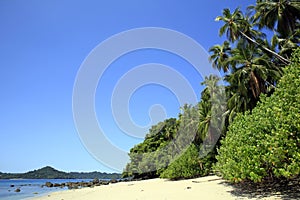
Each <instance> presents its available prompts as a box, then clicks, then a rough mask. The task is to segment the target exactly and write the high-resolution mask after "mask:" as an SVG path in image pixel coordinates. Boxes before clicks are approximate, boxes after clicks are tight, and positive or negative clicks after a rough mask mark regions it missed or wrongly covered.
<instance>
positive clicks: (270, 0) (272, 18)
mask: <svg viewBox="0 0 300 200" xmlns="http://www.w3.org/2000/svg"><path fill="white" fill-rule="evenodd" d="M249 9H250V10H254V11H256V13H255V15H254V20H255V21H257V22H258V25H259V28H263V27H266V28H269V29H271V30H274V29H276V31H278V33H280V35H282V36H287V35H289V34H291V33H292V32H294V31H295V30H296V28H297V24H298V23H299V22H298V20H300V2H299V0H258V1H257V3H256V5H255V6H250V7H249Z"/></svg>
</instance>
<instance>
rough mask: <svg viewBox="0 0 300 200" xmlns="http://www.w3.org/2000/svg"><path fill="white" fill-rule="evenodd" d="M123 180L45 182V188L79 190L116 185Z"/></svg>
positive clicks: (96, 179)
mask: <svg viewBox="0 0 300 200" xmlns="http://www.w3.org/2000/svg"><path fill="white" fill-rule="evenodd" d="M121 181H124V180H116V179H112V180H109V181H105V180H99V179H98V178H95V179H94V180H93V181H88V182H85V181H82V182H66V183H51V182H46V183H45V185H43V186H45V187H61V188H63V187H68V189H79V188H84V187H94V186H101V185H108V184H110V183H111V184H113V183H118V182H121Z"/></svg>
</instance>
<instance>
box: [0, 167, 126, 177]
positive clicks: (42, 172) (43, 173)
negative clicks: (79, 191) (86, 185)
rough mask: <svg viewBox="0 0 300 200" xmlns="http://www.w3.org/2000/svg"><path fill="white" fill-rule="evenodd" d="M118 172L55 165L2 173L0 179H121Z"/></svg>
mask: <svg viewBox="0 0 300 200" xmlns="http://www.w3.org/2000/svg"><path fill="white" fill-rule="evenodd" d="M120 177H121V175H120V174H118V173H105V172H104V173H102V172H69V173H67V172H63V171H58V170H56V169H54V168H53V167H49V166H47V167H43V168H41V169H38V170H33V171H29V172H26V173H1V172H0V179H14V178H22V179H93V178H98V179H119V178H120Z"/></svg>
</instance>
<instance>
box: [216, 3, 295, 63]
mask: <svg viewBox="0 0 300 200" xmlns="http://www.w3.org/2000/svg"><path fill="white" fill-rule="evenodd" d="M220 20H221V21H223V22H224V25H223V26H222V27H221V28H220V31H219V34H220V36H222V35H224V34H225V32H226V35H227V38H228V40H229V41H230V42H235V41H237V40H238V39H241V38H244V39H246V40H247V41H249V42H251V43H252V44H254V45H256V46H257V47H259V48H261V49H262V50H263V51H266V52H268V53H271V54H272V55H274V56H275V57H277V58H278V59H279V60H281V61H282V62H283V63H284V64H289V63H290V61H289V60H288V59H286V58H284V57H282V56H281V55H279V54H278V53H276V52H274V51H272V50H270V49H268V48H267V47H265V46H264V45H262V44H260V43H259V42H257V41H256V39H257V38H256V37H259V36H261V35H262V34H259V32H257V31H254V30H253V29H252V25H251V23H250V22H249V20H250V18H245V17H244V15H243V13H242V12H241V11H240V9H239V8H237V9H235V11H234V12H233V13H231V12H230V10H229V9H228V8H227V9H224V10H223V16H219V17H217V18H216V21H220ZM244 41H245V40H244Z"/></svg>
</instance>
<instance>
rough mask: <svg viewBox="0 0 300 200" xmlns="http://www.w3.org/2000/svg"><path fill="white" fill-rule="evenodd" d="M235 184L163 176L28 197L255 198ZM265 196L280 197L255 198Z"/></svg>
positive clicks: (46, 199) (37, 199)
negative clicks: (241, 192) (237, 193)
mask: <svg viewBox="0 0 300 200" xmlns="http://www.w3.org/2000/svg"><path fill="white" fill-rule="evenodd" d="M234 191H235V188H234V187H233V186H232V185H229V184H226V182H225V181H224V180H223V179H222V178H220V177H218V176H215V175H213V176H206V177H201V178H195V179H187V180H179V181H170V180H167V179H159V178H157V179H149V180H141V181H129V182H119V183H114V184H109V185H101V186H95V187H93V188H81V189H76V190H74V189H73V190H66V191H59V192H53V193H48V194H47V195H45V196H39V197H33V198H30V200H57V199H59V200H61V199H64V200H85V199H87V200H96V199H106V200H116V199H123V200H132V199H138V200H141V199H143V200H144V199H145V200H147V199H148V200H150V199H157V200H160V199H161V200H166V199H172V200H181V199H189V200H193V199H214V200H226V199H228V200H231V199H258V198H255V197H251V198H248V197H245V196H243V195H241V196H240V195H235V192H234ZM259 199H265V200H271V199H272V200H274V199H281V198H280V196H279V195H277V194H273V195H267V196H266V197H263V198H259Z"/></svg>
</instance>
